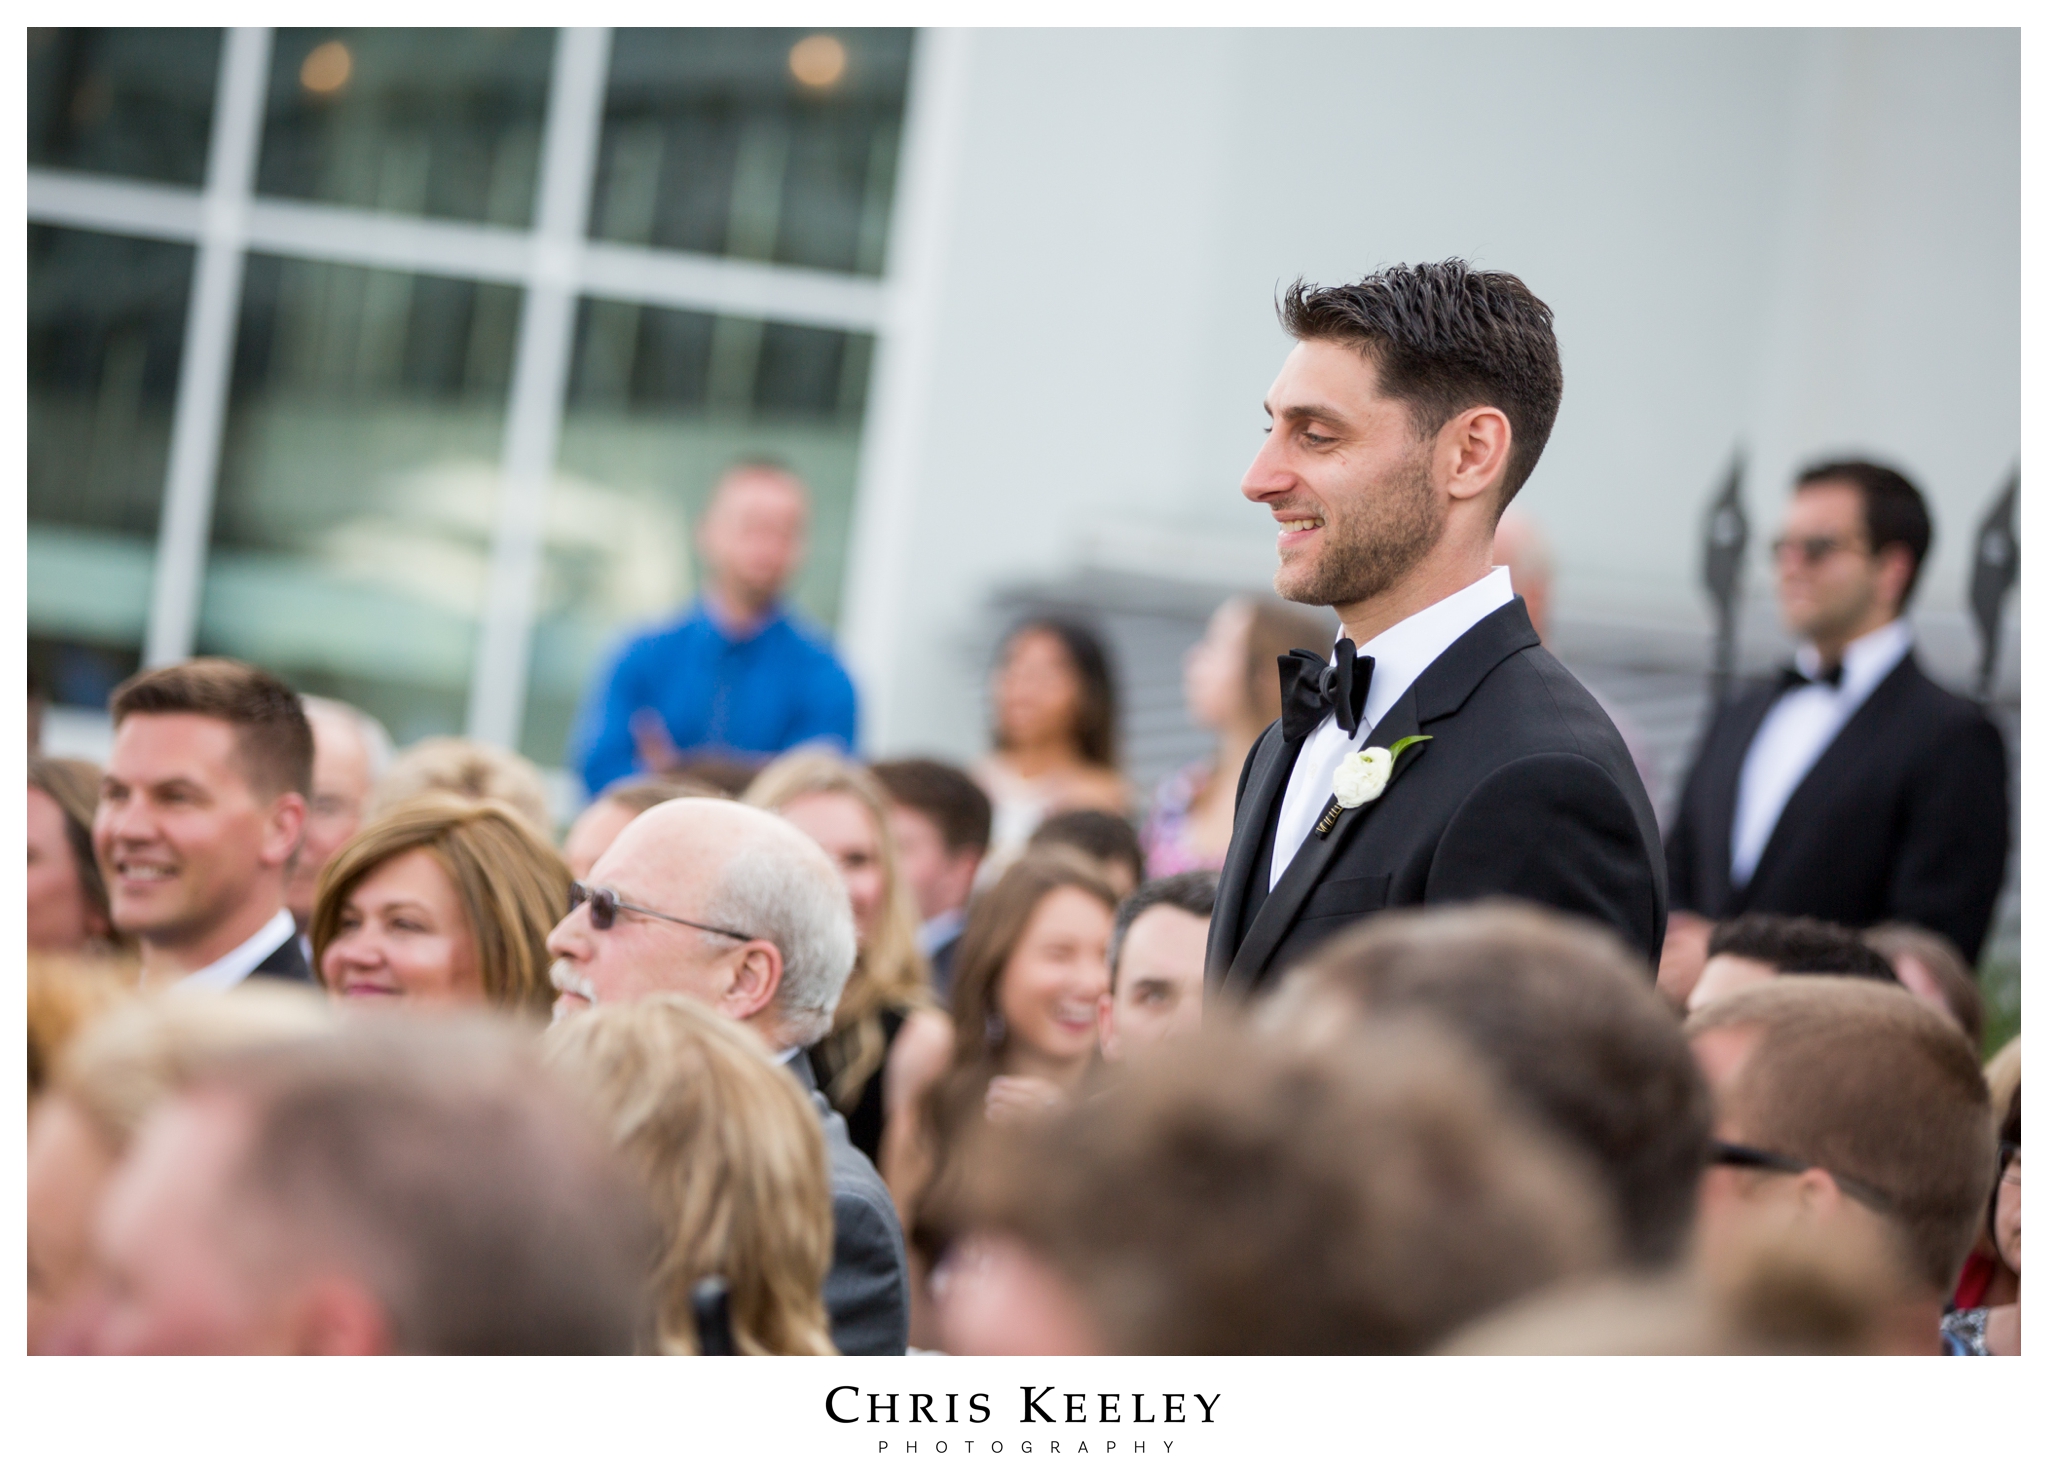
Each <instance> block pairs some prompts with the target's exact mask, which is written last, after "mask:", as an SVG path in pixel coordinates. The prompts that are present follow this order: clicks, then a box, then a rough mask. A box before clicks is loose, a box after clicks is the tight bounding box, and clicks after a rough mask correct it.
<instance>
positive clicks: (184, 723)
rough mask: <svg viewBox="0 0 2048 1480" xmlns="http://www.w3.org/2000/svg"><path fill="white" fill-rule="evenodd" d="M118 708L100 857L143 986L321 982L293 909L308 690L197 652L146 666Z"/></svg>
mask: <svg viewBox="0 0 2048 1480" xmlns="http://www.w3.org/2000/svg"><path fill="white" fill-rule="evenodd" d="M108 708H109V710H110V712H111V715H112V718H113V721H114V748H113V754H112V755H111V756H110V757H109V758H108V761H107V769H106V775H105V776H104V777H103V778H102V780H101V782H100V804H99V810H98V811H97V812H96V813H95V814H94V817H93V852H94V854H95V856H96V857H97V858H98V860H99V865H100V872H101V874H102V875H104V876H105V878H106V880H107V887H108V896H109V902H110V903H111V905H112V913H113V921H114V925H115V928H117V929H119V930H121V931H122V932H124V933H125V934H127V935H129V936H131V937H133V938H134V940H135V941H136V944H137V945H138V947H139V948H140V950H141V953H142V980H143V983H144V985H146V986H149V987H152V988H154V987H169V988H170V989H171V990H173V991H182V992H224V991H227V990H228V989H229V988H231V987H234V986H237V985H238V984H240V983H241V982H242V981H244V980H245V979H247V978H248V977H251V976H267V977H280V978H283V979H286V980H291V981H310V980H311V977H312V970H311V967H310V965H309V964H308V962H307V960H306V956H305V953H304V951H303V950H302V949H301V948H300V945H299V932H298V926H297V924H296V922H294V921H293V919H292V913H291V911H290V910H289V909H288V908H286V905H285V894H286V881H287V877H288V875H289V872H290V869H291V861H292V856H293V855H294V854H295V853H297V852H298V849H299V840H300V837H301V835H302V833H303V831H304V827H305V820H306V793H307V791H308V790H309V789H311V787H312V784H313V731H312V728H311V726H309V725H308V724H307V723H306V711H305V710H304V709H303V708H302V707H301V706H300V704H299V696H298V695H297V694H294V693H293V692H292V691H291V690H290V689H288V688H286V687H285V686H284V684H282V683H280V682H279V681H278V680H277V679H275V678H273V677H272V676H271V675H270V674H268V673H265V672H263V670H261V669H260V668H251V667H249V666H248V665H247V664H246V663H235V662H230V661H229V660H228V659H226V658H199V659H195V660H194V661H192V662H190V663H178V664H174V665H173V666H171V667H168V668H156V669H152V670H150V671H149V672H146V673H139V674H137V675H136V676H135V677H133V678H131V679H129V680H128V681H127V682H126V683H124V684H122V685H121V686H120V687H119V688H118V689H115V690H114V695H113V698H112V699H111V700H109V701H108Z"/></svg>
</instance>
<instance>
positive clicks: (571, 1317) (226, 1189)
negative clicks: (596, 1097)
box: [93, 1017, 652, 1355]
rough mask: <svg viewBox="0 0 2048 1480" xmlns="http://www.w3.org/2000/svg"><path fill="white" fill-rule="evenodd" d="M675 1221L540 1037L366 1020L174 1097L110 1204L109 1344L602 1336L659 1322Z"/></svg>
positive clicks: (434, 1342)
mask: <svg viewBox="0 0 2048 1480" xmlns="http://www.w3.org/2000/svg"><path fill="white" fill-rule="evenodd" d="M651 1235H652V1228H651V1222H650V1220H649V1218H648V1215H647V1210H646V1207H645V1203H644V1200H643V1199H642V1197H641V1194H640V1192H639V1189H638V1188H637V1187H635V1186H634V1185H633V1181H632V1178H631V1175H630V1174H629V1173H628V1172H627V1170H626V1169H625V1168H624V1167H623V1166H622V1165H621V1164H620V1163H619V1161H618V1160H617V1158H616V1157H615V1155H614V1153H613V1152H612V1150H611V1149H610V1148H609V1147H608V1146H607V1145H606V1144H605V1142H604V1138H603V1136H602V1134H601V1133H600V1131H599V1129H598V1127H597V1126H596V1125H595V1124H594V1123H593V1122H592V1120H591V1119H590V1117H589V1116H588V1114H587V1112H586V1110H585V1109H584V1107H583V1106H582V1105H581V1104H580V1103H579V1102H578V1101H577V1099H576V1097H575V1096H574V1095H573V1094H571V1093H569V1092H568V1091H567V1090H566V1089H565V1088H564V1087H562V1086H560V1085H558V1084H557V1083H556V1082H555V1081H554V1079H553V1078H552V1077H551V1076H550V1075H549V1074H548V1073H547V1071H545V1070H544V1069H542V1068H541V1066H540V1065H539V1063H538V1062H537V1059H536V1058H535V1056H534V1054H533V1052H532V1050H531V1048H530V1046H529V1045H528V1044H527V1043H525V1042H524V1041H523V1040H522V1039H520V1038H519V1037H518V1036H517V1035H515V1034H512V1033H511V1032H510V1031H509V1030H508V1029H507V1028H505V1027H503V1026H502V1025H499V1024H497V1023H494V1022H491V1021H490V1020H488V1019H483V1018H474V1017H473V1018H465V1019H446V1020H441V1021H432V1022H429V1021H423V1020H420V1019H417V1018H388V1019H379V1020H374V1021H363V1022H359V1023H356V1024H354V1025H352V1026H350V1027H348V1028H346V1029H343V1030H340V1031H337V1032H335V1033H333V1034H331V1035H328V1036H326V1037H323V1038H319V1039H314V1040H308V1041H305V1042H301V1043H294V1044H288V1045H279V1046H274V1047H271V1048H268V1049H260V1050H253V1051H251V1052H249V1053H246V1054H241V1055H236V1056H234V1057H233V1058H227V1059H223V1060H221V1061H219V1062H217V1063H215V1064H213V1065H212V1066H210V1067H209V1068H208V1069H207V1070H206V1071H205V1072H203V1073H202V1074H200V1075H199V1076H198V1078H197V1081H196V1083H194V1084H193V1085H192V1086H190V1087H188V1088H186V1089H185V1090H184V1091H183V1092H181V1093H179V1094H177V1095H176V1096H174V1097H173V1098H171V1099H170V1100H169V1101H168V1102H167V1103H165V1104H164V1105H162V1106H161V1107H159V1108H158V1110H157V1111H156V1112H155V1113H154V1114H153V1115H151V1116H150V1118H149V1120H148V1122H147V1123H146V1124H145V1125H144V1126H143V1127H142V1129H141V1131H140V1132H139V1134H138V1135H137V1136H136V1139H135V1143H134V1145H133V1147H132V1148H131V1150H130V1152H129V1155H128V1158H127V1159H126V1161H125V1162H124V1163H123V1164H122V1167H121V1169H120V1171H119V1172H118V1173H117V1174H116V1175H115V1178H114V1180H113V1183H112V1185H111V1186H109V1188H108V1189H107V1193H106V1197H105V1199H104V1201H103V1204H102V1206H101V1209H100V1213H99V1217H98V1219H97V1224H96V1228H95V1245H96V1251H97V1254H98V1257H99V1260H100V1262H101V1264H102V1265H103V1266H104V1267H105V1268H106V1269H107V1270H108V1272H109V1275H110V1278H109V1282H108V1294H107V1296H106V1299H105V1301H104V1304H103V1307H102V1309H101V1310H100V1311H99V1312H98V1315H97V1320H96V1322H95V1336H94V1342H93V1345H94V1347H95V1349H96V1350H99V1351H102V1352H138V1353H141V1352H184V1353H230V1352H234V1353H253V1354H292V1353H376V1352H409V1353H429V1354H474V1355H484V1354H512V1353H528V1354H539V1353H555V1354H584V1353H600V1352H618V1353H624V1352H630V1351H631V1350H633V1348H634V1346H635V1343H636V1340H637V1338H638V1336H639V1334H640V1330H641V1326H642V1320H643V1314H644V1303H645V1281H646V1272H647V1269H648V1267H649V1263H650V1254H651V1250H652V1241H651Z"/></svg>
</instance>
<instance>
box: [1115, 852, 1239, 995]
mask: <svg viewBox="0 0 2048 1480" xmlns="http://www.w3.org/2000/svg"><path fill="white" fill-rule="evenodd" d="M1159 905H1166V906H1168V907H1169V908H1172V909H1176V910H1179V911H1181V912H1182V913H1183V914H1189V915H1193V916H1194V917H1195V918H1196V919H1197V920H1206V919H1208V918H1209V917H1210V916H1211V915H1213V914H1215V913H1216V874H1215V871H1214V870H1212V869H1190V870H1189V871H1188V872H1187V873H1184V874H1168V875H1166V877H1164V878H1162V879H1148V880H1146V881H1145V882H1144V883H1142V884H1140V885H1139V886H1138V887H1137V888H1136V889H1133V890H1132V891H1131V892H1130V893H1129V894H1126V895H1125V896H1124V902H1123V903H1122V904H1120V905H1118V906H1117V907H1116V924H1115V925H1113V926H1111V927H1110V932H1109V981H1110V985H1111V986H1112V987H1114V986H1115V985H1116V966H1117V958H1118V957H1120V956H1122V955H1123V953H1124V937H1125V936H1126V935H1129V934H1130V933H1131V927H1132V926H1133V925H1135V924H1137V923H1138V916H1140V915H1142V914H1144V913H1145V912H1146V911H1147V910H1149V909H1154V908H1156V907H1157V906H1159Z"/></svg>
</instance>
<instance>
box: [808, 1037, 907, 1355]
mask: <svg viewBox="0 0 2048 1480" xmlns="http://www.w3.org/2000/svg"><path fill="white" fill-rule="evenodd" d="M789 1072H790V1073H792V1074H794V1075H795V1076H796V1077H797V1080H798V1082H799V1083H801V1084H802V1085H803V1087H804V1088H805V1089H806V1090H808V1091H809V1092H810V1096H811V1103H812V1104H814V1105H816V1106H817V1107H818V1119H819V1120H820V1122H822V1123H823V1125H824V1130H825V1151H826V1154H827V1156H828V1157H829V1158H830V1160H831V1163H832V1268H831V1270H830V1272H828V1273H827V1274H826V1276H825V1313H826V1314H827V1315H828V1316H830V1317H831V1320H832V1344H833V1345H834V1346H836V1347H838V1348H839V1350H840V1351H841V1352H843V1353H844V1354H845V1355H847V1356H849V1357H900V1356H902V1355H903V1353H904V1351H905V1349H906V1348H907V1347H908V1346H909V1344H910V1265H909V1262H908V1260H906V1259H905V1257H904V1253H903V1225H902V1224H901V1223H899V1222H898V1221H897V1218H896V1203H895V1200H894V1199H893V1198H891V1197H890V1196H889V1188H888V1186H887V1184H885V1183H884V1182H883V1181H882V1177H881V1174H880V1173H879V1172H877V1171H876V1170H875V1164H874V1163H873V1162H871V1161H869V1160H868V1159H867V1156H866V1155H865V1154H864V1153H863V1152H862V1151H861V1149H860V1148H859V1147H858V1146H855V1145H854V1144H853V1142H852V1141H850V1140H848V1139H847V1136H846V1117H845V1116H843V1115H841V1114H840V1113H839V1112H838V1111H837V1110H834V1109H833V1108H832V1105H831V1102H830V1101H828V1100H827V1099H826V1098H825V1097H824V1096H823V1095H821V1094H819V1093H818V1081H817V1078H816V1076H814V1075H813V1074H812V1073H811V1063H810V1058H809V1056H808V1055H806V1054H801V1053H799V1054H798V1055H797V1056H796V1057H795V1058H793V1059H791V1060H790V1061H789Z"/></svg>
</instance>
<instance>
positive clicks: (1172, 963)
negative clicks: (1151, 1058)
mask: <svg viewBox="0 0 2048 1480" xmlns="http://www.w3.org/2000/svg"><path fill="white" fill-rule="evenodd" d="M1215 910H1216V875H1215V874H1213V873H1209V872H1206V871H1203V872H1195V873H1186V874H1169V875H1168V876H1167V877H1165V878H1163V879H1153V880H1151V881H1150V882H1149V883H1145V884H1141V885H1139V886H1138V888H1137V889H1136V891H1134V892H1133V893H1131V894H1129V895H1127V896H1126V897H1125V899H1124V901H1123V903H1122V904H1120V905H1118V906H1117V910H1116V922H1115V925H1114V926H1113V928H1112V929H1111V932H1110V937H1109V991H1108V992H1106V993H1104V994H1103V998H1102V1023H1101V1033H1102V1056H1103V1057H1104V1058H1105V1059H1108V1060H1109V1061H1110V1062H1112V1063H1115V1062H1117V1061H1118V1060H1121V1059H1124V1058H1127V1057H1130V1056H1133V1055H1136V1054H1142V1053H1145V1052H1148V1051H1149V1050H1151V1049H1152V1048H1154V1047H1156V1046H1157V1045H1159V1044H1161V1043H1163V1042H1165V1041H1166V1040H1167V1039H1168V1038H1172V1037H1177V1036H1178V1035H1180V1034H1182V1033H1191V1032H1193V1031H1194V1030H1195V1029H1197V1028H1199V1027H1201V1026H1202V972H1203V967H1204V964H1205V961H1206V959H1207V955H1208V949H1209V916H1210V915H1212V914H1213V913H1215Z"/></svg>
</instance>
